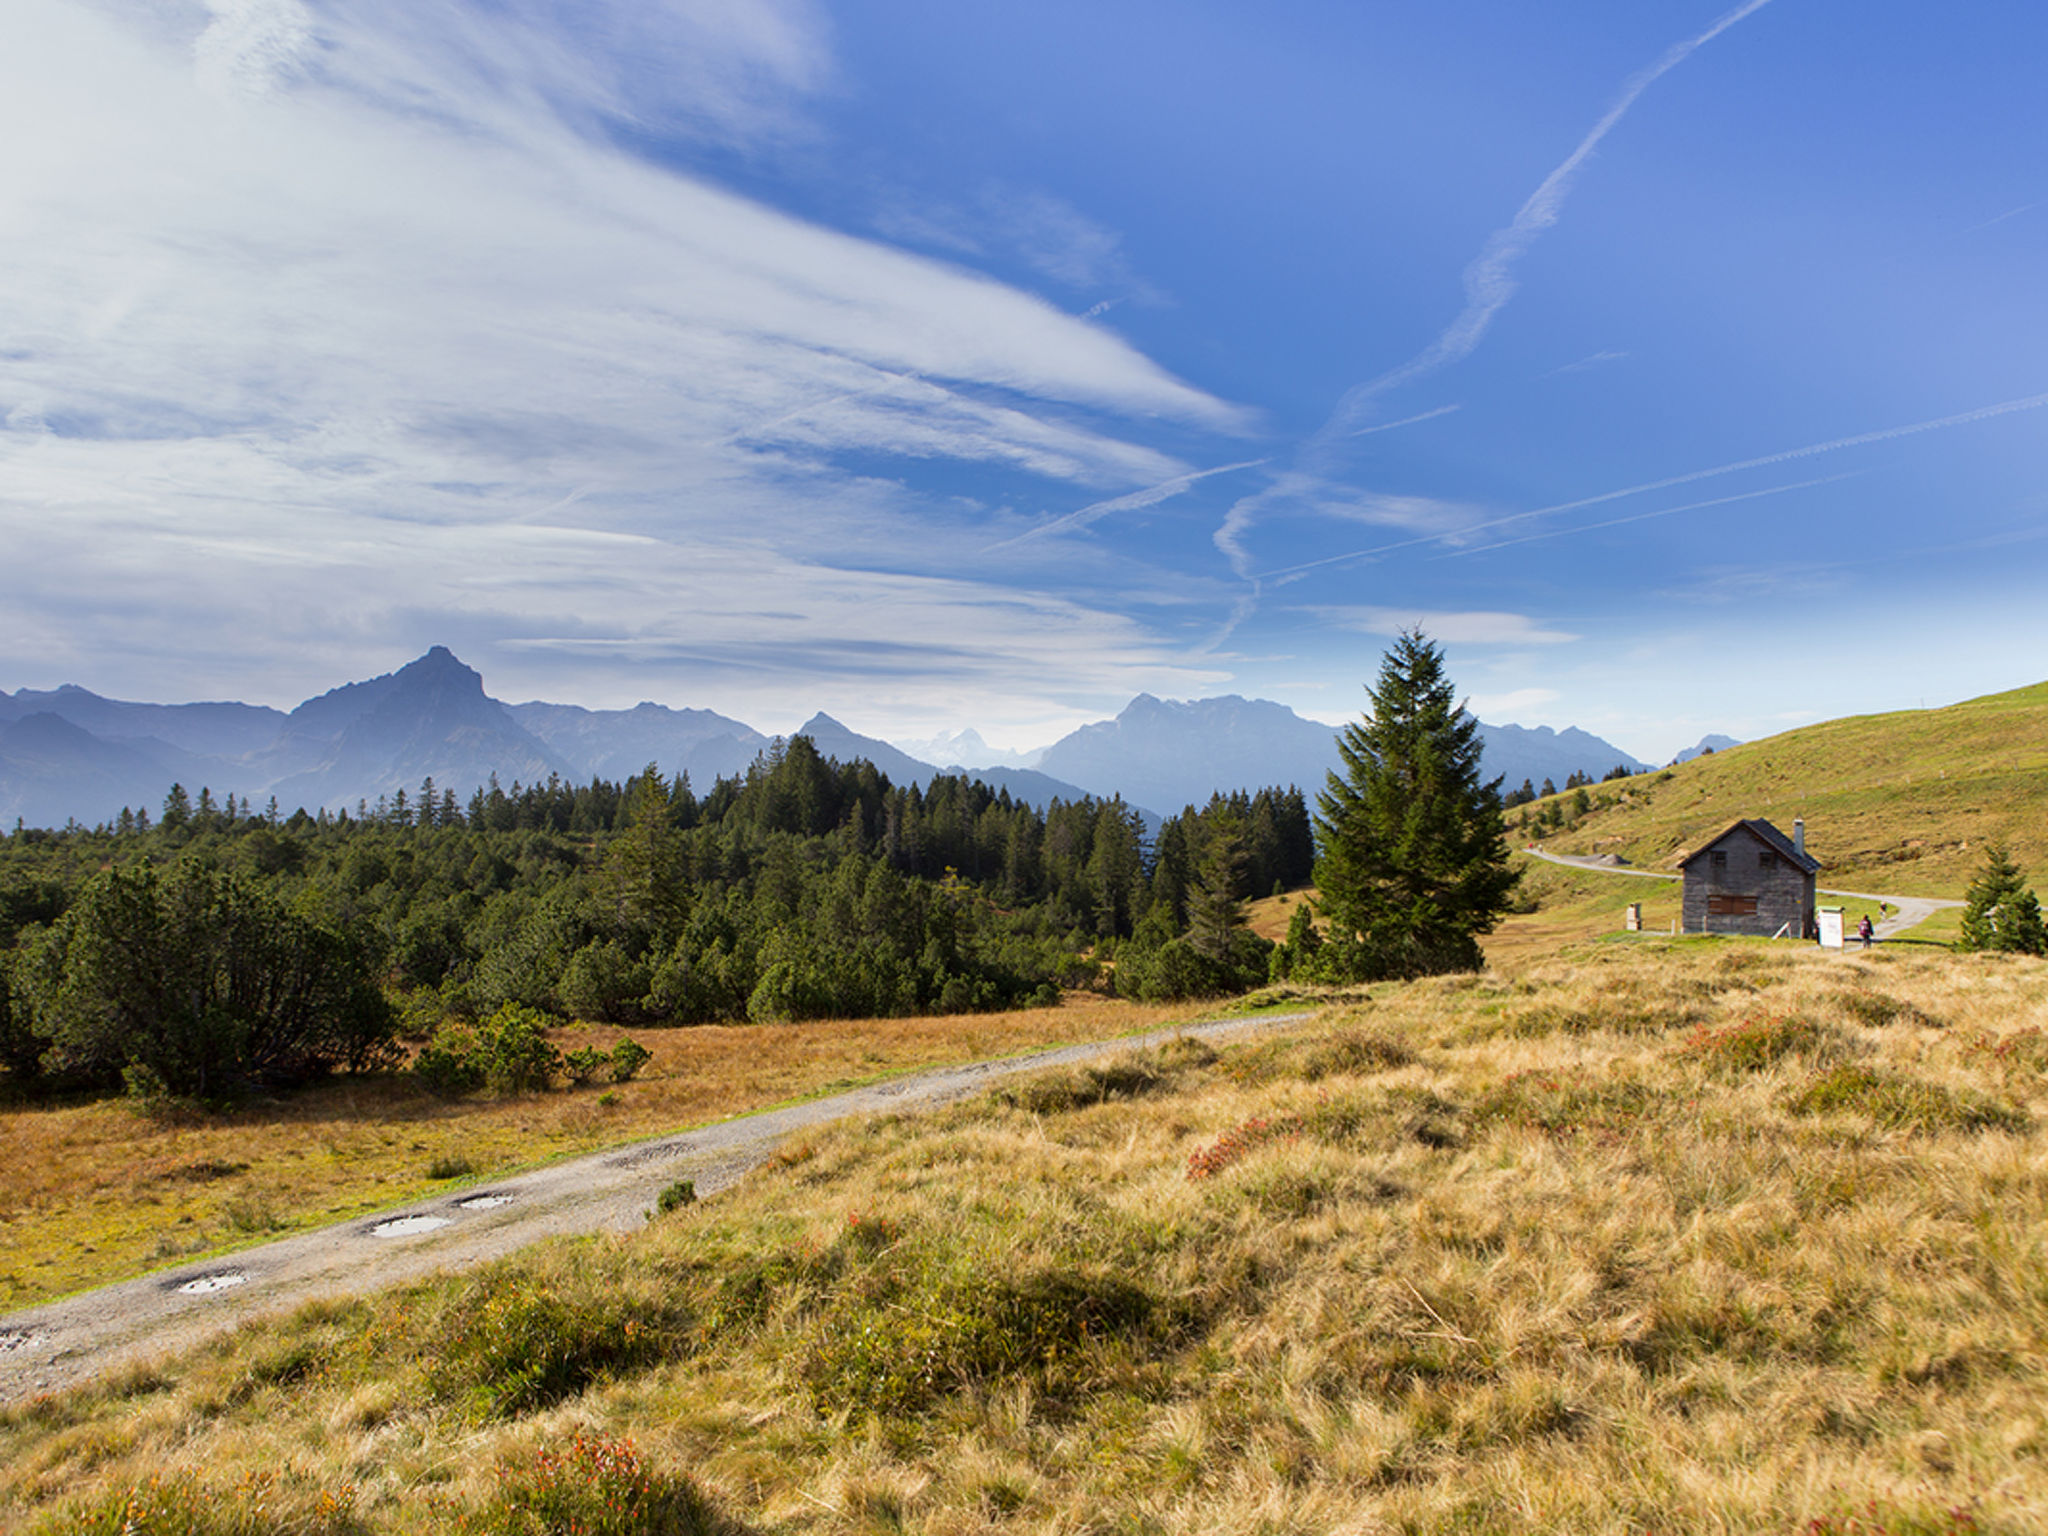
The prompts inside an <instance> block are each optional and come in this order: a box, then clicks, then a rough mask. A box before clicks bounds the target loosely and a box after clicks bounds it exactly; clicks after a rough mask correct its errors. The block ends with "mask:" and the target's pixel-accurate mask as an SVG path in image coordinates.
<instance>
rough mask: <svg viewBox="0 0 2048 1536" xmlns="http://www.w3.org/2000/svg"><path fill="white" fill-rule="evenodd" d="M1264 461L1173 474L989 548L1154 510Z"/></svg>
mask: <svg viewBox="0 0 2048 1536" xmlns="http://www.w3.org/2000/svg"><path fill="white" fill-rule="evenodd" d="M1265 462H1266V461H1265V460H1264V459H1246V460H1244V461H1243V462H1242V463H1238V464H1219V465H1217V466H1216V467H1215V468H1214V469H1198V470H1193V471H1190V472H1189V473H1187V474H1185V475H1175V476H1174V477H1173V478H1172V479H1170V480H1162V481H1160V482H1159V483H1158V484H1157V485H1148V486H1146V487H1145V488H1144V489H1143V490H1142V491H1132V492H1130V493H1129V494H1128V495H1124V496H1112V497H1109V498H1108V499H1107V500H1104V501H1091V502H1090V503H1089V504H1088V505H1087V506H1085V507H1077V508H1076V509H1075V510H1074V511H1072V512H1068V513H1064V514H1062V515H1061V516H1059V517H1055V518H1053V519H1051V520H1050V521H1048V522H1044V523H1040V524H1038V525H1037V526H1036V527H1034V528H1027V529H1026V530H1025V531H1024V532H1022V533H1020V534H1018V535H1017V536H1016V537H1015V538H1009V539H1004V540H1002V541H1001V542H1000V543H997V544H992V545H990V546H989V548H990V549H991V550H997V549H1008V548H1010V547H1011V546H1012V545H1016V544H1023V543H1027V542H1029V541H1030V540H1032V539H1042V538H1045V537H1047V536H1048V535H1051V534H1055V533H1066V532H1069V531H1071V530H1073V529H1076V528H1086V527H1087V526H1088V525H1089V524H1090V523H1094V522H1098V521H1100V520H1101V519H1102V518H1105V517H1108V516H1109V515H1110V514H1112V513H1115V512H1136V511H1140V510H1142V509H1143V508H1145V507H1156V506H1158V505H1159V503H1160V502H1162V501H1166V500H1169V499H1171V498H1172V497H1175V496H1178V495H1180V493H1181V492H1183V491H1185V490H1187V489H1189V488H1190V487H1192V486H1195V485H1198V484H1200V483H1201V482H1202V481H1204V480H1207V479H1209V478H1211V477H1212V476H1215V475H1228V474H1232V473H1235V472H1236V471H1237V470H1240V469H1256V468H1258V467H1259V466H1260V465H1261V464H1263V463H1265Z"/></svg>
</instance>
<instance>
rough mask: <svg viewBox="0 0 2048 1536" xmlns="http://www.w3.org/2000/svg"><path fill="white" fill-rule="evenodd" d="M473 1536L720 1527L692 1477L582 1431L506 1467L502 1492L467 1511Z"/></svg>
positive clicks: (626, 1534) (635, 1535) (690, 1531)
mask: <svg viewBox="0 0 2048 1536" xmlns="http://www.w3.org/2000/svg"><path fill="white" fill-rule="evenodd" d="M457 1529H458V1530H460V1531H462V1532H464V1533H465V1536H700V1533H708V1532H710V1531H712V1530H714V1529H716V1526H715V1525H714V1523H713V1521H712V1518H711V1515H710V1512H709V1510H708V1508H707V1507H706V1505H705V1503H704V1500H703V1499H702V1497H701V1496H700V1495H699V1494H698V1493H697V1490H696V1489H695V1488H693V1487H692V1486H691V1485H690V1482H689V1480H688V1479H687V1478H682V1477H676V1476H673V1475H670V1474H666V1473H661V1472H656V1471H654V1470H652V1469H650V1468H649V1467H648V1466H647V1465H646V1463H645V1462H643V1461H642V1460H641V1459H640V1453H639V1452H638V1451H637V1450H635V1449H634V1447H633V1443H632V1441H630V1440H614V1439H611V1438H610V1437H609V1436H605V1435H578V1436H576V1438H575V1439H573V1440H571V1441H570V1442H569V1445H568V1447H567V1448H566V1449H565V1450H560V1451H556V1450H551V1449H549V1448H548V1447H546V1446H542V1447H541V1448H540V1449H539V1450H537V1451H535V1452H534V1454H533V1460H532V1461H531V1462H527V1463H523V1464H520V1465H516V1466H513V1467H508V1468H505V1469H503V1470H502V1471H501V1472H500V1474H499V1486H498V1489H497V1492H496V1494H495V1495H494V1496H493V1497H492V1499H491V1500H490V1502H489V1503H488V1504H486V1505H485V1506H484V1507H483V1508H482V1509H479V1510H476V1511H474V1512H472V1513H471V1514H469V1515H467V1516H465V1517H464V1518H463V1519H462V1521H461V1522H460V1524H459V1525H458V1526H457Z"/></svg>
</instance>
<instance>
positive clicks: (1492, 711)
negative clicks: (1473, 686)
mask: <svg viewBox="0 0 2048 1536" xmlns="http://www.w3.org/2000/svg"><path fill="white" fill-rule="evenodd" d="M1562 697H1563V695H1562V694H1560V693H1559V692H1558V691H1557V690H1556V689H1555V688H1515V689H1512V690H1510V691H1509V692H1507V693H1475V694H1473V695H1472V697H1470V698H1469V699H1467V700H1466V701H1465V707H1466V708H1467V709H1469V710H1471V711H1472V713H1473V714H1475V715H1477V716H1478V717H1479V718H1480V719H1482V720H1485V721H1487V722H1489V723H1491V724H1494V725H1500V724H1503V723H1506V722H1507V721H1509V720H1511V719H1512V718H1513V717H1514V716H1516V715H1521V714H1527V713H1529V712H1531V711H1533V710H1539V709H1541V708H1543V706H1544V705H1546V704H1555V703H1556V702H1557V701H1558V700H1559V699H1560V698H1562Z"/></svg>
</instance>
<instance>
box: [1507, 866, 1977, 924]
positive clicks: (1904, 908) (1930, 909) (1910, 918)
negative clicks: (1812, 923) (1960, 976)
mask: <svg viewBox="0 0 2048 1536" xmlns="http://www.w3.org/2000/svg"><path fill="white" fill-rule="evenodd" d="M1523 851H1524V852H1525V853H1528V854H1530V855H1531V856H1532V857H1535V858H1539V859H1542V860H1544V861H1546V862H1547V863H1551V864H1569V865H1570V866H1571V867H1572V868H1573V869H1590V870H1595V871H1597V872H1598V873H1600V874H1603V875H1634V876H1635V877H1636V878H1637V879H1639V880H1677V879H1680V878H1682V877H1681V876H1678V875H1673V874H1666V873H1665V872H1664V871H1662V870H1657V869H1629V868H1626V867H1624V866H1622V865H1618V864H1603V863H1601V862H1600V860H1598V859H1589V858H1583V857H1581V856H1579V855H1578V854H1573V853H1545V852H1544V851H1543V850H1542V849H1541V848H1527V849H1524V850H1523ZM1820 894H1821V895H1823V896H1848V897H1850V898H1852V899H1854V900H1856V901H1877V902H1884V903H1887V904H1889V905H1891V906H1893V907H1896V908H1898V910H1897V911H1896V912H1894V913H1893V914H1892V915H1891V916H1890V917H1887V918H1885V919H1883V920H1882V921H1880V922H1879V923H1878V924H1877V925H1876V935H1877V937H1878V938H1880V939H1889V938H1891V937H1893V936H1894V935H1896V934H1901V933H1904V932H1905V931H1906V930H1907V929H1908V928H1913V927H1917V926H1918V925H1919V924H1921V923H1924V922H1926V921H1927V919H1928V918H1930V917H1932V916H1934V914H1935V913H1937V912H1939V911H1941V909H1942V908H1944V907H1960V906H1962V905H1963V903H1962V902H1960V901H1950V900H1948V899H1947V898H1945V897H1941V896H1891V895H1879V894H1877V893H1876V892H1874V891H1837V890H1832V889H1830V888H1829V887H1827V886H1821V887H1820Z"/></svg>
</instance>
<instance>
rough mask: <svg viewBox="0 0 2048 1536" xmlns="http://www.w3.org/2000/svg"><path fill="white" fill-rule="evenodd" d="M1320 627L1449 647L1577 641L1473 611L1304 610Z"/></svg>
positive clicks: (1518, 619)
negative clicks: (1422, 638)
mask: <svg viewBox="0 0 2048 1536" xmlns="http://www.w3.org/2000/svg"><path fill="white" fill-rule="evenodd" d="M1303 612H1305V613H1308V614H1311V615H1313V616H1314V617H1315V618H1316V619H1318V620H1319V621H1321V622H1322V623H1325V624H1329V625H1332V626H1335V627H1336V628H1339V629H1351V630H1356V631H1358V632H1359V633H1360V634H1365V635H1398V634H1400V633H1401V632H1402V631H1403V630H1408V629H1421V630H1422V631H1423V632H1424V633H1426V634H1427V635H1428V636H1429V637H1430V638H1431V639H1432V640H1441V641H1443V642H1445V643H1446V644H1450V645H1564V644H1566V643H1568V642H1570V641H1573V640H1576V639H1578V638H1579V637H1578V636H1577V635H1575V634H1571V633H1569V632H1567V631H1565V630H1561V629H1546V628H1545V627H1544V626H1543V625H1542V624H1540V623H1538V622H1537V621H1536V620H1535V619H1532V618H1530V617H1529V616H1528V615H1527V614H1521V613H1498V612H1486V611H1474V612H1467V613H1458V612H1432V611H1429V610H1425V609H1417V608H1392V607H1378V606H1372V605H1365V604H1359V605H1349V604H1341V605H1340V604H1329V605H1321V606H1315V607H1309V608H1305V609H1304V610H1303Z"/></svg>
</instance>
